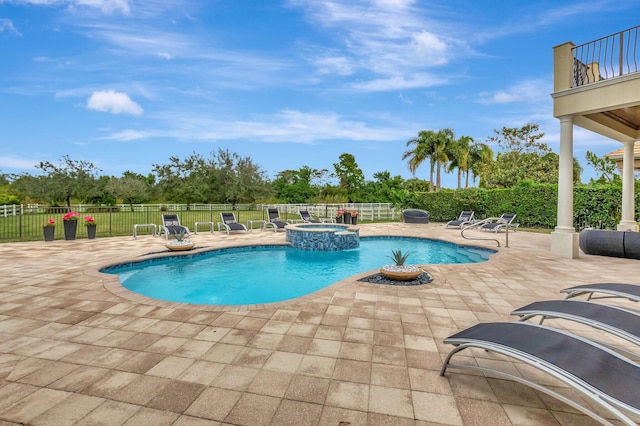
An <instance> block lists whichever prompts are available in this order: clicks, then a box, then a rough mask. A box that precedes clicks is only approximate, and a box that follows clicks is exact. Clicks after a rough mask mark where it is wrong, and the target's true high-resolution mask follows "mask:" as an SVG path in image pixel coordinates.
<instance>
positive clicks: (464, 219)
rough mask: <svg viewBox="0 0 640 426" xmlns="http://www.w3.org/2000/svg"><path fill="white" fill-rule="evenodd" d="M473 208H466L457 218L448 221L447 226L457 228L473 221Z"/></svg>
mask: <svg viewBox="0 0 640 426" xmlns="http://www.w3.org/2000/svg"><path fill="white" fill-rule="evenodd" d="M473 214H474V212H473V210H465V211H463V212H462V213H460V216H458V218H457V219H454V220H450V221H449V222H447V226H446V227H447V228H448V227H450V226H454V227H456V228H462V227H463V226H464V225H468V224H470V223H473Z"/></svg>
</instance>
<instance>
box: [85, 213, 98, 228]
mask: <svg viewBox="0 0 640 426" xmlns="http://www.w3.org/2000/svg"><path fill="white" fill-rule="evenodd" d="M84 224H85V225H86V226H91V225H95V224H96V220H95V219H94V218H93V217H91V216H89V215H86V216H85V217H84Z"/></svg>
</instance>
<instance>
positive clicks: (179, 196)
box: [152, 152, 210, 208]
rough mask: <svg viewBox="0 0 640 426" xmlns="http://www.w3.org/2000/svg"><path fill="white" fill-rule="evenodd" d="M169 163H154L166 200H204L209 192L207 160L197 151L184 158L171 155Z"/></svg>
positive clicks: (189, 202) (159, 184) (179, 201)
mask: <svg viewBox="0 0 640 426" xmlns="http://www.w3.org/2000/svg"><path fill="white" fill-rule="evenodd" d="M169 161H170V163H169V164H154V165H153V168H152V170H153V172H154V173H155V174H156V176H157V182H158V184H157V186H158V188H159V190H160V192H161V195H162V196H163V197H164V199H165V200H166V201H171V202H178V203H181V202H182V203H186V204H187V208H189V206H190V204H192V203H194V202H203V201H204V199H205V198H206V195H205V194H207V193H208V192H209V189H210V188H209V187H208V184H209V183H210V181H209V179H208V176H207V171H208V168H207V163H206V160H205V159H204V158H203V157H202V156H201V155H200V154H196V153H195V152H194V153H193V154H191V155H189V156H188V157H186V158H184V159H180V157H177V156H171V157H169Z"/></svg>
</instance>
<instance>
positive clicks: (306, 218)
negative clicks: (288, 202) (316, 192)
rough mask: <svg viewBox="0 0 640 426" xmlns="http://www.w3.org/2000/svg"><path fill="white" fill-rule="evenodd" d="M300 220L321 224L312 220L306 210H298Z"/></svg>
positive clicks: (319, 221)
mask: <svg viewBox="0 0 640 426" xmlns="http://www.w3.org/2000/svg"><path fill="white" fill-rule="evenodd" d="M300 219H302V221H303V222H307V223H322V221H321V220H317V219H314V218H313V216H311V213H309V211H308V210H300Z"/></svg>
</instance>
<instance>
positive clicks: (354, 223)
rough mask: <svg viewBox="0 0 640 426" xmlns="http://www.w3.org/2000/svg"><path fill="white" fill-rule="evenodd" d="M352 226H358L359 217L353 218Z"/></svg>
mask: <svg viewBox="0 0 640 426" xmlns="http://www.w3.org/2000/svg"><path fill="white" fill-rule="evenodd" d="M351 224H352V225H357V224H358V216H351Z"/></svg>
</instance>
